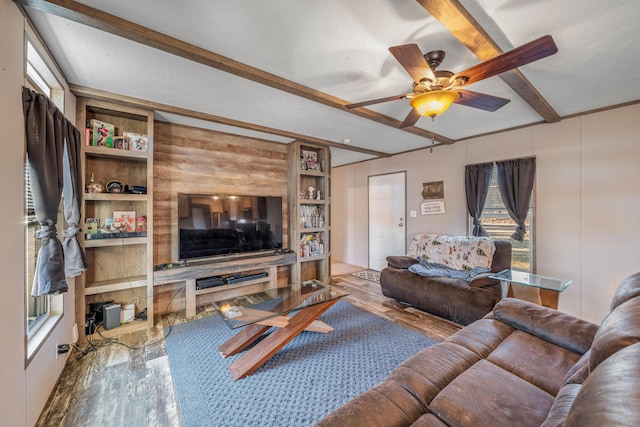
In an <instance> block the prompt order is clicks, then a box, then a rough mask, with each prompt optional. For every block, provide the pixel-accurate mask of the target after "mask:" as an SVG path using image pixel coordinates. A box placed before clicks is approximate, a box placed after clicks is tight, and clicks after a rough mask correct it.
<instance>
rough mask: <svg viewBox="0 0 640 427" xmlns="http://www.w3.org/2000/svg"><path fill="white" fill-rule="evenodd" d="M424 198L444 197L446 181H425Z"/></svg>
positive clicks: (423, 185)
mask: <svg viewBox="0 0 640 427" xmlns="http://www.w3.org/2000/svg"><path fill="white" fill-rule="evenodd" d="M422 198H423V199H425V200H430V199H444V181H434V182H423V183H422Z"/></svg>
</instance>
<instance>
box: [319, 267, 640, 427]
mask: <svg viewBox="0 0 640 427" xmlns="http://www.w3.org/2000/svg"><path fill="white" fill-rule="evenodd" d="M638 425H640V273H636V274H634V275H632V276H629V277H628V278H627V279H625V280H624V281H623V282H622V283H621V284H620V286H619V287H618V289H617V291H616V293H615V295H614V297H613V300H612V302H611V305H610V311H609V313H608V315H607V316H606V317H605V319H604V321H603V322H602V324H601V325H600V327H598V326H597V325H594V324H592V323H589V322H587V321H584V320H581V319H578V318H576V317H573V316H570V315H568V314H564V313H561V312H559V311H556V310H553V309H550V308H547V307H543V306H540V305H535V304H533V303H530V302H526V301H521V300H516V299H513V298H506V299H503V300H502V301H500V302H499V303H498V304H497V305H496V306H495V308H494V309H493V311H492V312H491V313H489V314H488V315H487V316H485V317H484V318H483V319H480V320H478V321H476V322H474V323H472V324H471V325H469V326H466V327H464V328H463V329H461V330H460V331H458V332H457V333H455V334H454V335H452V336H451V337H449V338H448V339H447V340H446V341H444V342H442V343H439V344H436V345H433V346H431V347H428V348H426V349H424V350H421V351H420V352H419V353H417V354H415V355H414V356H412V357H411V358H409V359H408V360H406V361H405V362H404V363H402V364H401V365H400V366H399V367H397V368H396V369H395V370H394V371H393V372H392V373H391V375H389V377H387V379H386V380H385V381H384V382H382V383H380V384H379V385H377V386H375V387H374V388H372V389H370V390H368V391H366V392H364V393H363V394H361V395H360V396H358V397H356V398H354V399H353V400H351V401H350V402H347V403H346V404H344V405H343V406H341V407H340V408H338V409H337V410H335V411H334V412H333V413H331V414H329V415H328V416H326V417H325V418H323V419H322V420H320V421H319V423H318V424H317V426H318V427H330V426H340V427H349V426H352V427H353V426H367V427H371V426H385V427H393V426H397V427H399V426H474V427H482V426H492V427H495V426H509V427H513V426H543V427H560V426H564V427H572V426H575V427H591V426H593V427H603V426H616V427H620V426H638Z"/></svg>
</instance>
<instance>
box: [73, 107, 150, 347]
mask: <svg viewBox="0 0 640 427" xmlns="http://www.w3.org/2000/svg"><path fill="white" fill-rule="evenodd" d="M77 109H78V110H77V127H78V129H85V127H86V124H87V123H88V121H89V120H91V119H96V120H100V121H102V122H106V123H109V124H112V125H114V126H115V135H116V136H121V135H123V133H124V132H132V133H135V134H139V135H146V136H147V147H146V150H142V151H133V150H128V149H118V148H111V147H104V146H93V145H86V144H85V145H83V150H82V171H83V188H86V187H87V185H88V184H90V183H91V178H92V177H93V182H94V183H100V184H102V185H103V187H105V189H106V184H107V182H109V181H112V180H117V181H119V182H121V183H122V184H123V185H127V186H130V187H131V186H143V187H146V188H147V194H129V193H108V192H101V193H92V192H85V193H84V197H83V203H82V219H83V222H85V221H86V220H87V219H88V218H95V219H97V220H99V221H100V227H101V228H103V227H105V225H106V222H107V219H113V217H114V212H116V211H122V212H135V217H136V219H137V218H139V217H145V218H146V225H145V227H146V235H144V234H143V233H139V235H136V236H135V237H121V236H123V235H121V234H118V233H115V234H114V235H113V236H112V238H106V239H83V242H84V243H83V244H84V248H85V251H86V253H87V259H88V262H89V268H88V270H87V271H86V272H85V273H84V274H83V275H82V276H81V277H79V278H78V280H77V281H76V283H77V286H76V320H77V323H78V327H79V332H80V334H81V335H83V334H84V327H82V326H83V325H85V316H86V314H88V312H89V307H90V304H91V303H101V302H107V301H113V302H114V303H119V304H130V303H135V305H136V309H135V313H136V315H138V318H141V317H143V316H140V313H141V312H144V311H145V310H146V320H145V319H144V318H141V319H140V320H138V319H136V320H133V321H131V322H128V323H126V324H123V325H122V326H120V327H117V328H114V329H111V330H108V331H106V330H101V333H102V334H103V335H105V336H111V335H116V334H121V333H125V332H131V331H134V330H138V329H144V328H147V327H151V326H153V112H152V111H148V110H143V109H138V108H130V107H127V106H122V105H117V104H113V103H109V102H104V101H99V100H93V99H88V98H79V99H78V102H77ZM124 235H126V234H124ZM83 236H84V234H83Z"/></svg>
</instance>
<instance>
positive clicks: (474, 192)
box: [464, 163, 493, 236]
mask: <svg viewBox="0 0 640 427" xmlns="http://www.w3.org/2000/svg"><path fill="white" fill-rule="evenodd" d="M464 171H465V177H464V187H465V191H466V194H467V210H468V211H469V215H471V218H473V233H472V235H473V236H489V234H488V233H487V231H486V230H485V229H484V227H482V224H481V222H480V217H481V216H482V210H483V209H484V204H485V202H486V201H487V195H488V194H489V184H490V183H491V173H492V171H493V163H481V164H475V165H467V166H465V168H464Z"/></svg>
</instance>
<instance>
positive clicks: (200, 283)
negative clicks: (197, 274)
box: [196, 276, 225, 290]
mask: <svg viewBox="0 0 640 427" xmlns="http://www.w3.org/2000/svg"><path fill="white" fill-rule="evenodd" d="M224 284H225V280H224V277H221V276H212V277H202V278H200V279H196V289H197V290H200V289H207V288H214V287H216V286H223V285H224Z"/></svg>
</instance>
